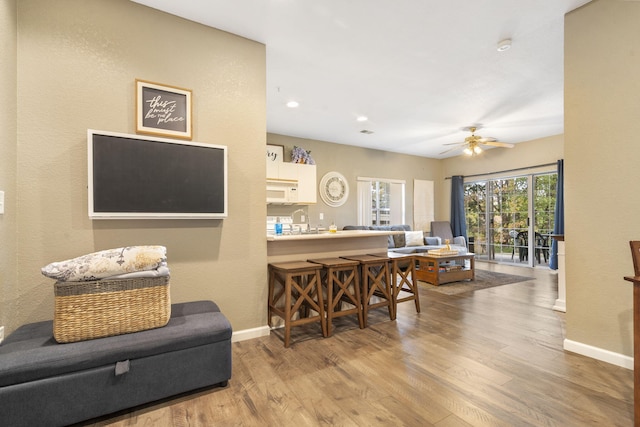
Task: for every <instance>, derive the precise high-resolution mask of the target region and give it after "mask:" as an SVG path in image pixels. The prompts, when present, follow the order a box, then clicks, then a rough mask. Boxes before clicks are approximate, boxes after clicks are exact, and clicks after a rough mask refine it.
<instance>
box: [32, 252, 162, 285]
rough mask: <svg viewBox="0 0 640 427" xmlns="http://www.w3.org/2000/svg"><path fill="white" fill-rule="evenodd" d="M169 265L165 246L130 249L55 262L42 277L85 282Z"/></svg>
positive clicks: (96, 253) (45, 269) (44, 270)
mask: <svg viewBox="0 0 640 427" xmlns="http://www.w3.org/2000/svg"><path fill="white" fill-rule="evenodd" d="M166 262H167V248H165V247H164V246H127V247H124V248H116V249H107V250H104V251H100V252H94V253H90V254H87V255H83V256H80V257H77V258H73V259H68V260H66V261H59V262H53V263H51V264H49V265H47V266H45V267H43V268H42V274H44V275H45V276H47V277H50V278H52V279H56V280H58V281H61V282H84V281H91V280H98V279H103V278H106V277H111V276H116V275H119V274H125V273H133V272H136V271H148V270H156V269H158V267H160V266H161V265H162V264H163V263H165V265H166Z"/></svg>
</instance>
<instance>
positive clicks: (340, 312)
mask: <svg viewBox="0 0 640 427" xmlns="http://www.w3.org/2000/svg"><path fill="white" fill-rule="evenodd" d="M309 262H313V263H317V264H320V265H321V266H322V267H323V270H322V285H323V287H324V289H326V292H327V298H326V305H325V312H326V314H327V336H331V329H332V328H333V319H334V318H336V317H342V316H348V315H351V314H355V315H357V316H358V325H359V326H360V329H362V328H364V320H363V316H362V301H361V298H360V280H359V272H358V267H359V266H360V263H359V262H358V261H351V260H348V259H344V258H320V259H310V260H309ZM343 303H347V304H350V305H352V306H353V308H348V309H343V308H342V304H343Z"/></svg>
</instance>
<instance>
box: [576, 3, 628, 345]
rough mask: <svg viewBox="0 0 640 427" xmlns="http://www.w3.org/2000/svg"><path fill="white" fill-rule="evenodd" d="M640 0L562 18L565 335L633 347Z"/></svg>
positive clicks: (590, 7)
mask: <svg viewBox="0 0 640 427" xmlns="http://www.w3.org/2000/svg"><path fill="white" fill-rule="evenodd" d="M638 22H640V3H638V2H630V1H621V0H595V1H593V2H591V3H589V4H587V5H586V6H584V7H582V8H581V9H578V10H576V11H574V12H572V13H570V14H568V15H567V17H566V19H565V208H566V221H565V222H566V224H565V227H566V230H565V236H566V253H567V255H566V266H567V269H566V271H567V339H568V340H571V341H575V342H579V343H582V344H585V345H588V346H594V347H597V348H601V349H605V350H609V351H611V352H615V353H621V354H625V355H632V354H633V353H632V346H633V335H632V328H633V314H632V309H633V307H632V306H633V305H632V285H631V284H630V283H628V282H625V281H624V280H623V276H625V275H632V274H633V266H632V261H631V253H630V250H629V243H628V242H629V240H637V239H640V221H639V220H638V212H639V211H640V197H638V194H639V191H638V190H637V185H638V183H639V182H640V168H639V167H638V159H640V143H638V135H640V120H638V118H639V117H640V101H639V100H640V78H639V76H640V50H639V47H640V44H639V43H638V40H640V26H639V25H638Z"/></svg>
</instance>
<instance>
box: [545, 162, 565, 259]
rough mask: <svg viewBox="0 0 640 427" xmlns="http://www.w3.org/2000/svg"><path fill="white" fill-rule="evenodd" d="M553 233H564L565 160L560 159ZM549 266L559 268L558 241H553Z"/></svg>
mask: <svg viewBox="0 0 640 427" xmlns="http://www.w3.org/2000/svg"><path fill="white" fill-rule="evenodd" d="M553 222H554V225H553V234H564V160H558V182H557V184H556V213H555V215H554V217H553ZM549 268H550V269H552V270H557V269H558V241H557V240H556V239H553V242H551V257H550V258H549Z"/></svg>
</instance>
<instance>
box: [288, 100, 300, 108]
mask: <svg viewBox="0 0 640 427" xmlns="http://www.w3.org/2000/svg"><path fill="white" fill-rule="evenodd" d="M299 105H300V104H298V101H289V102H287V107H289V108H298V106H299Z"/></svg>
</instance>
